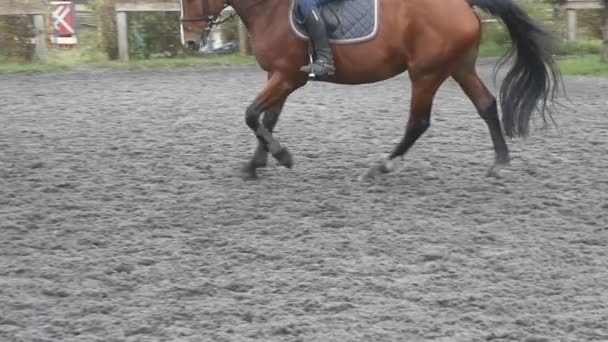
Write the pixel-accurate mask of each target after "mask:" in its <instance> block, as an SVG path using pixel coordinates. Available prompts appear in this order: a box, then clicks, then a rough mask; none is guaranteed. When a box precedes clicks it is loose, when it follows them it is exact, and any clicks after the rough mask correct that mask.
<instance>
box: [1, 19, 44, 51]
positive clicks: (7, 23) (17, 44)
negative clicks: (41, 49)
mask: <svg viewBox="0 0 608 342" xmlns="http://www.w3.org/2000/svg"><path fill="white" fill-rule="evenodd" d="M32 38H34V24H33V21H32V17H31V16H29V15H21V16H16V15H15V16H0V56H2V57H4V58H7V59H10V60H17V61H26V62H29V61H32V60H33V59H34V56H35V49H36V47H35V45H34V44H32Z"/></svg>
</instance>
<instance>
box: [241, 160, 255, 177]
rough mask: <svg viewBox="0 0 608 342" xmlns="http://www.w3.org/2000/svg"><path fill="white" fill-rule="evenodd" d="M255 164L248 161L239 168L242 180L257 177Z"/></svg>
mask: <svg viewBox="0 0 608 342" xmlns="http://www.w3.org/2000/svg"><path fill="white" fill-rule="evenodd" d="M257 168H258V167H257V165H256V164H255V163H253V162H248V163H246V164H245V165H244V166H243V168H242V169H241V175H242V176H243V179H244V180H252V179H257V178H258V174H257V171H256V170H257Z"/></svg>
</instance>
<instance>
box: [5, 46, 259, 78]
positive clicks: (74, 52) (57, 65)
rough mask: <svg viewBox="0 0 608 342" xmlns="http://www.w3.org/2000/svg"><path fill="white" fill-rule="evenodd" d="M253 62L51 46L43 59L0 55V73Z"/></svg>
mask: <svg viewBox="0 0 608 342" xmlns="http://www.w3.org/2000/svg"><path fill="white" fill-rule="evenodd" d="M249 64H255V58H254V57H253V56H241V55H238V54H230V55H202V56H183V57H182V56H179V57H173V58H169V57H157V58H151V59H141V60H130V61H128V62H122V61H108V60H107V59H106V58H105V57H104V56H103V54H101V53H92V52H90V51H86V50H83V49H65V50H59V49H51V50H49V54H48V60H47V62H46V63H44V64H43V63H22V62H17V61H14V60H9V59H6V58H5V59H0V74H7V73H25V74H34V73H46V72H54V71H59V70H66V69H70V68H74V67H91V68H109V69H119V70H137V69H144V68H157V67H165V68H170V67H195V66H221V65H249Z"/></svg>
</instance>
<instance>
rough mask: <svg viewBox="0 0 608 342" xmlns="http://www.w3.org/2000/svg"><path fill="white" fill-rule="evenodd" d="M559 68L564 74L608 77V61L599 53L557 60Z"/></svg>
mask: <svg viewBox="0 0 608 342" xmlns="http://www.w3.org/2000/svg"><path fill="white" fill-rule="evenodd" d="M559 68H560V70H561V71H562V73H563V74H565V75H582V76H604V77H608V63H606V62H603V61H602V59H601V58H600V56H599V55H590V56H577V57H567V58H564V59H562V60H560V61H559Z"/></svg>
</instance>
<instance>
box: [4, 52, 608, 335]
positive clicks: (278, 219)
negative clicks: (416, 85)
mask: <svg viewBox="0 0 608 342" xmlns="http://www.w3.org/2000/svg"><path fill="white" fill-rule="evenodd" d="M491 66H492V65H491V64H487V63H486V64H483V65H481V66H480V70H481V73H482V75H483V77H484V79H486V80H487V81H488V82H489V83H488V85H489V86H490V87H491V88H492V89H494V88H493V87H492V82H491V75H490V71H491ZM264 81H265V74H263V73H262V72H261V71H259V69H257V68H256V67H237V68H208V69H202V68H201V69H197V68H190V69H154V70H142V71H129V72H126V71H108V70H80V71H69V72H61V73H54V74H47V75H36V76H17V75H12V76H7V75H0V84H1V86H0V113H1V114H0V341H53V342H58V341H62V342H63V341H65V342H72V341H104V342H111V341H146V342H148V341H268V342H274V341H293V342H295V341H301V342H312V341H315V342H316V341H319V342H333V341H336V342H337V341H339V342H345V341H358V342H382V341H526V342H533V341H536V342H539V341H577V342H580V341H608V323H607V322H608V285H607V284H608V248H607V247H608V217H607V214H606V213H607V212H608V177H607V175H608V157H607V155H606V151H607V149H608V110H607V108H608V81H607V80H605V79H604V80H601V79H593V78H577V77H566V78H565V82H566V85H567V87H568V91H569V100H570V102H568V101H566V100H564V99H562V102H563V103H564V104H565V105H566V106H567V107H565V108H563V109H561V111H560V113H559V114H557V115H556V116H555V119H556V121H557V123H558V125H559V130H557V129H551V130H549V131H547V132H543V131H540V130H535V131H533V133H532V136H531V137H530V138H529V139H528V140H515V141H511V142H509V144H510V147H511V148H512V153H513V162H512V165H511V166H510V167H509V168H508V169H507V170H505V171H504V172H503V178H502V179H494V178H486V177H485V176H484V174H485V170H486V168H487V167H488V166H489V165H490V164H491V162H492V159H493V151H492V147H491V142H490V137H489V133H488V131H487V128H486V127H485V125H484V123H483V121H482V120H481V119H479V118H478V116H477V114H476V113H475V111H474V110H473V106H472V105H471V104H470V102H469V101H468V100H467V98H466V97H465V96H464V94H463V93H462V92H461V91H460V90H459V89H458V88H457V86H456V85H455V83H454V82H452V81H448V82H446V83H445V85H444V86H443V87H442V88H441V90H440V92H439V94H438V95H437V97H436V101H435V105H434V108H433V121H432V126H431V128H430V130H429V131H428V132H427V134H426V135H425V136H424V137H423V138H422V139H421V140H420V141H419V143H418V144H417V145H415V147H414V148H413V150H412V151H411V152H410V153H409V154H408V155H407V158H406V160H405V162H403V163H402V164H401V167H400V169H399V170H398V171H397V172H396V173H393V174H389V175H385V176H384V177H382V178H380V179H378V180H376V181H374V182H360V181H359V180H358V177H359V176H360V175H361V174H362V173H364V172H365V171H366V170H367V168H368V167H369V166H370V165H371V164H372V163H374V162H375V161H377V160H378V158H380V157H381V156H383V155H384V154H385V153H387V152H389V151H390V150H391V148H392V147H393V145H394V143H396V142H397V141H398V140H399V139H400V137H401V134H402V132H403V127H404V123H405V119H406V113H407V110H406V109H407V106H408V104H409V80H408V79H407V76H400V77H397V78H395V79H391V80H388V81H385V82H381V83H377V84H372V85H365V86H354V87H353V86H338V85H331V84H321V83H314V84H309V85H308V86H306V87H305V88H303V89H301V90H299V91H298V92H296V93H295V94H294V95H293V96H292V97H291V98H290V101H289V102H288V104H287V106H286V108H285V111H284V113H283V115H282V117H281V120H280V122H279V125H278V129H277V132H276V136H277V137H278V138H279V139H280V140H281V141H282V142H283V143H284V144H285V145H286V146H288V147H289V149H290V150H291V152H292V153H293V155H294V157H295V163H296V164H295V167H294V169H292V170H288V169H284V168H279V167H277V166H275V165H274V163H273V164H272V165H270V167H269V168H267V169H266V170H264V171H263V172H261V173H260V179H259V180H256V181H244V180H242V179H241V177H240V174H239V172H238V171H239V168H240V167H241V165H242V163H243V162H244V161H246V160H247V159H248V158H249V157H250V155H251V152H252V151H253V148H254V146H255V145H254V144H255V138H254V137H253V135H252V134H251V132H250V131H249V130H248V128H247V127H246V125H245V123H244V110H245V107H246V106H247V105H248V104H249V102H250V101H251V100H252V99H253V97H254V96H255V94H256V93H257V91H258V90H260V89H261V87H262V85H263V83H264Z"/></svg>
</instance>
